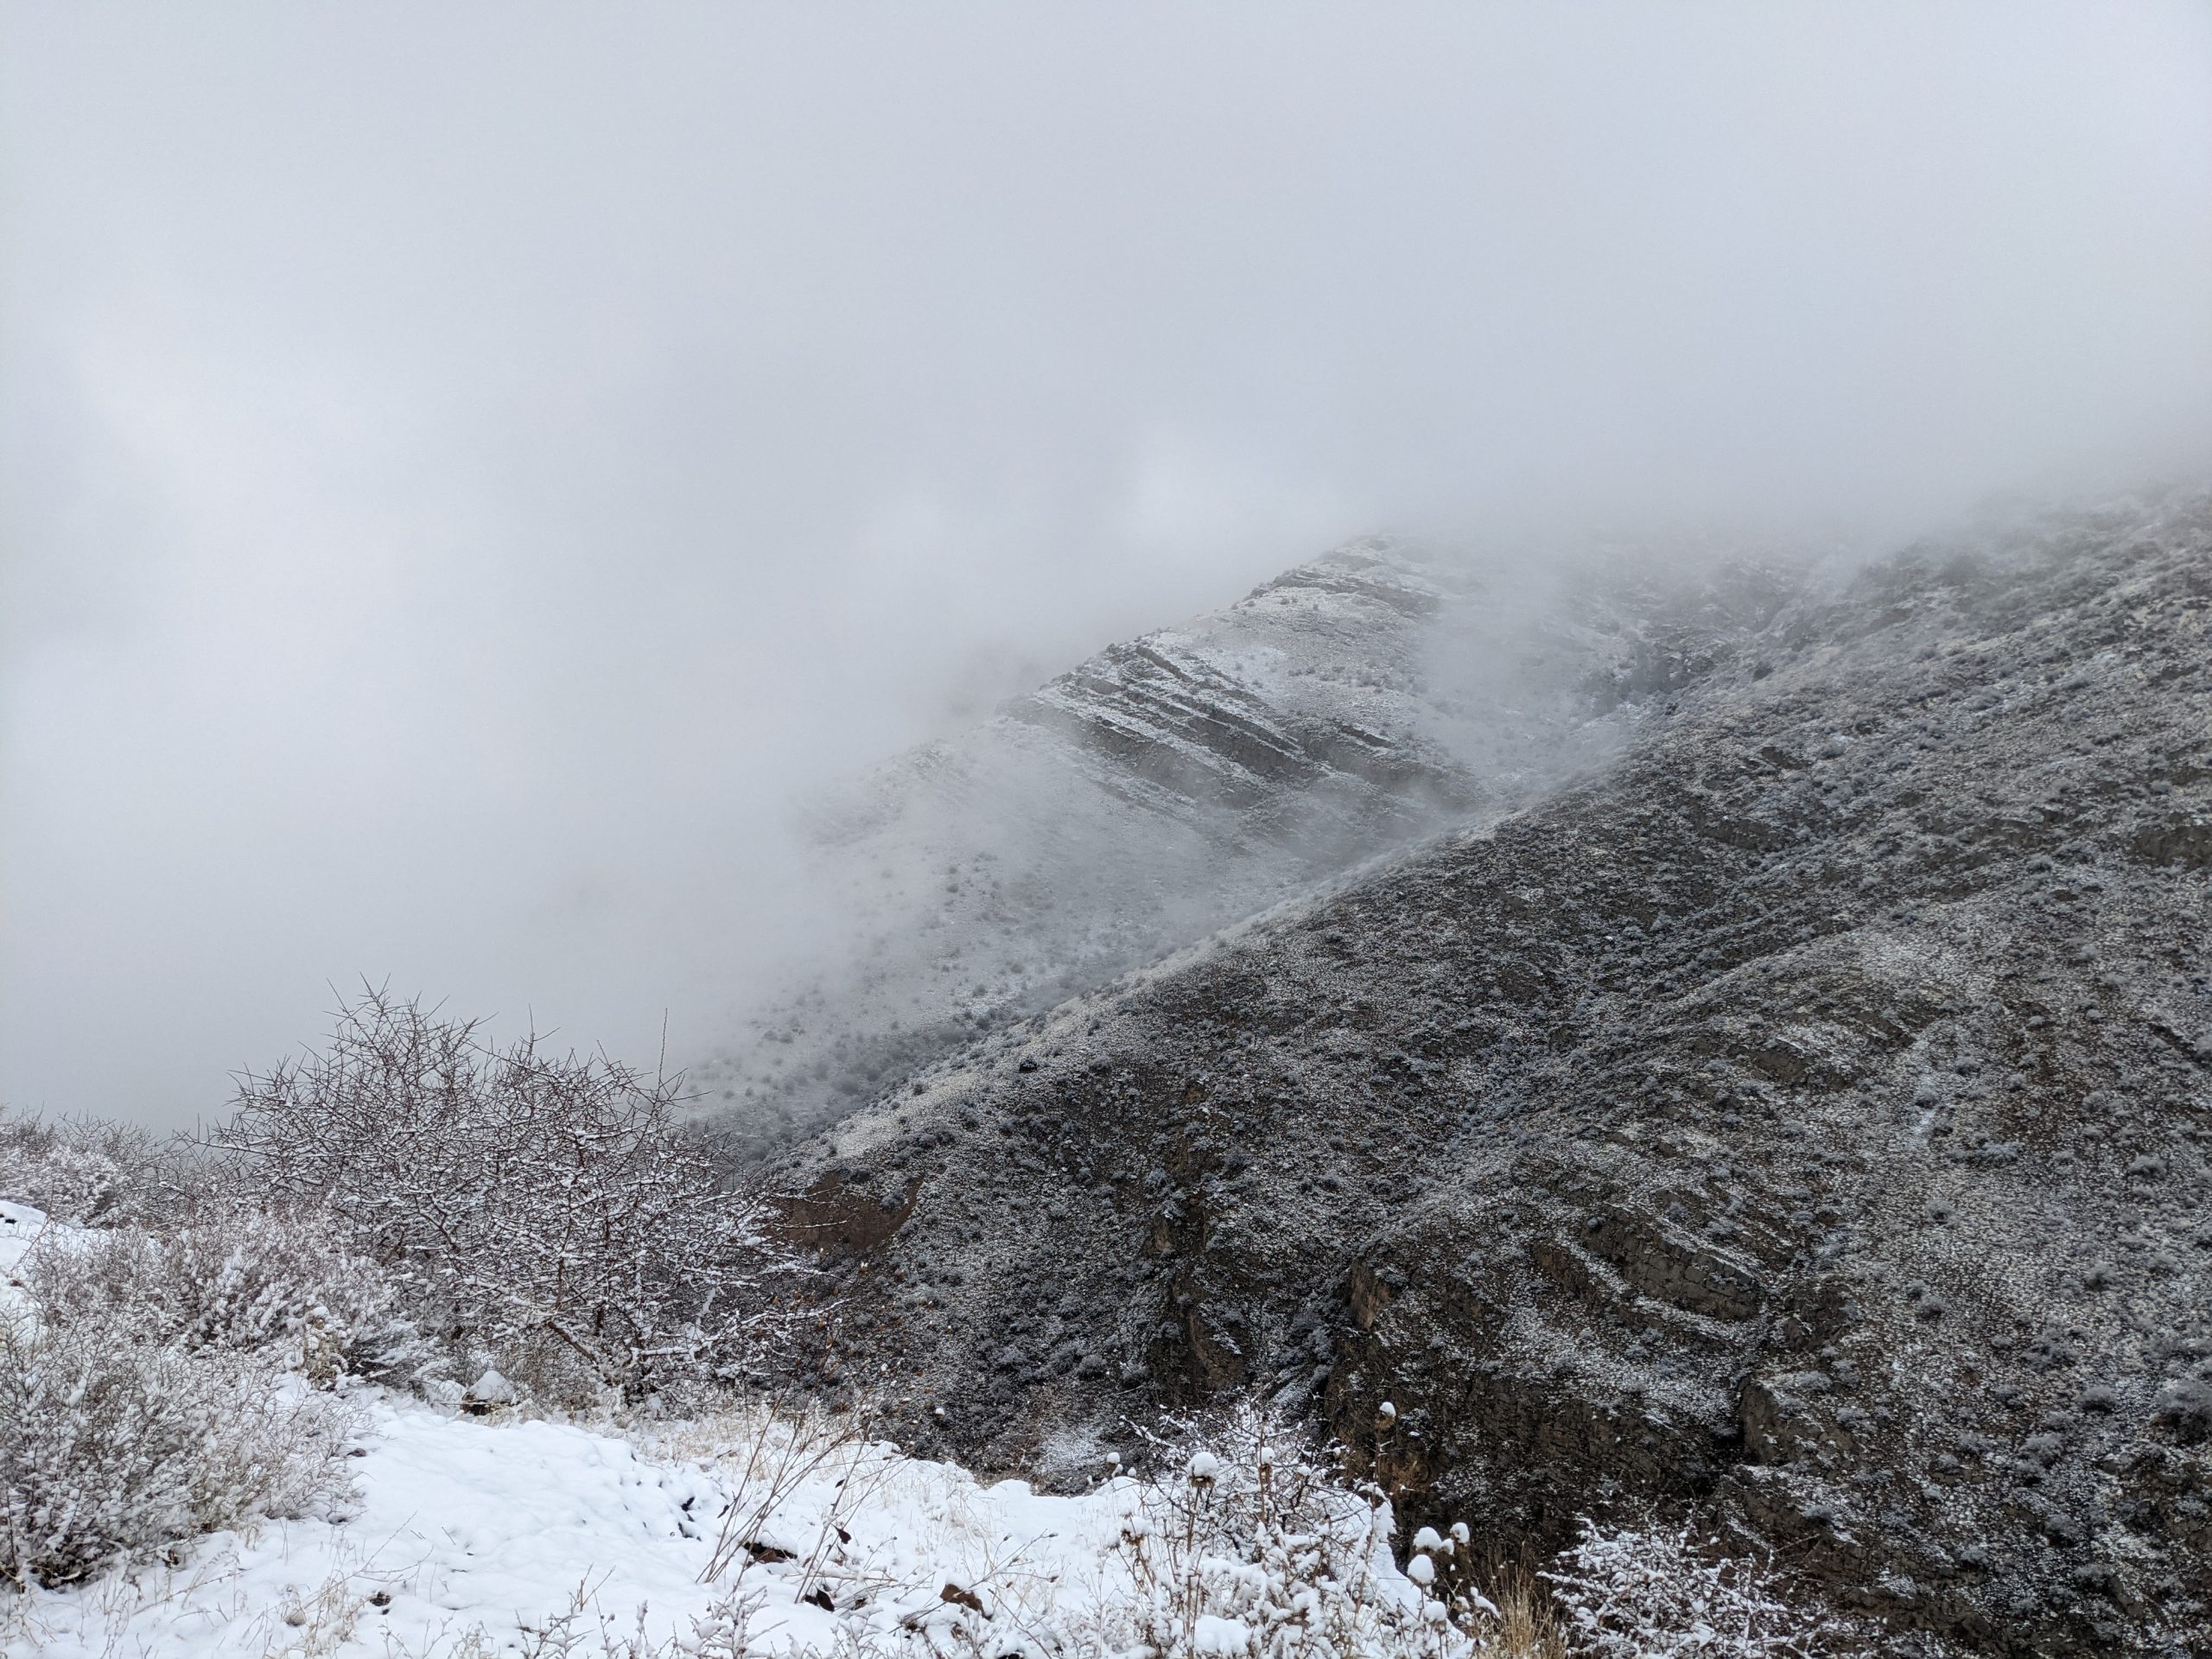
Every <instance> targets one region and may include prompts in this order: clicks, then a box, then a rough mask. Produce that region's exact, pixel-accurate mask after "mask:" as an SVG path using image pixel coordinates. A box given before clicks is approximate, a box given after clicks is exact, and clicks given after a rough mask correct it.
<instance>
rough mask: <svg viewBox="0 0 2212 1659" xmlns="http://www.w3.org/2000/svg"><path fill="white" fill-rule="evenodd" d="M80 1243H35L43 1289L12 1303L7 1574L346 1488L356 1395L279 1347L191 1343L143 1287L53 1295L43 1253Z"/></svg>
mask: <svg viewBox="0 0 2212 1659" xmlns="http://www.w3.org/2000/svg"><path fill="white" fill-rule="evenodd" d="M73 1243H74V1242H73ZM74 1254H75V1251H74V1249H73V1248H70V1247H65V1248H61V1249H47V1248H43V1247H42V1248H41V1249H38V1250H35V1251H34V1252H33V1258H32V1261H31V1262H27V1263H26V1267H27V1268H28V1269H29V1271H28V1272H27V1273H26V1274H25V1280H26V1283H27V1285H28V1287H29V1290H30V1293H31V1294H30V1297H29V1300H28V1301H22V1300H18V1301H15V1302H12V1303H11V1304H10V1305H7V1306H0V1577H4V1578H5V1579H7V1580H11V1581H13V1582H14V1583H15V1584H16V1585H17V1586H22V1585H24V1584H26V1583H29V1582H30V1581H32V1580H36V1581H38V1582H41V1583H44V1584H57V1583H64V1582H67V1581H70V1580H75V1579H78V1578H81V1577H83V1576H85V1575H86V1573H90V1572H92V1571H93V1570H94V1569H95V1568H97V1567H99V1566H101V1565H102V1564H103V1563H105V1562H106V1561H108V1560H111V1559H113V1558H115V1557H116V1556H118V1555H124V1556H128V1555H133V1554H138V1553H140V1552H143V1551H144V1550H147V1549H149V1548H156V1547H158V1546H161V1545H163V1544H167V1543H169V1542H173V1541H177V1540H180V1539H183V1538H188V1537H190V1536H192V1535H194V1534H197V1533H201V1532H206V1531H209V1530H212V1529H216V1528H220V1527H227V1526H232V1525H236V1524H237V1523H238V1522H241V1521H244V1520H246V1519H248V1518H249V1517H251V1516H255V1515H261V1514H279V1515H285V1514H296V1513H300V1512H302V1511H304V1510H308V1509H309V1508H311V1507H313V1506H315V1504H317V1503H320V1502H321V1501H322V1500H323V1499H325V1498H327V1497H331V1496H334V1494H335V1493H337V1492H338V1491H340V1490H341V1489H342V1486H343V1479H342V1475H341V1472H340V1471H341V1469H342V1466H343V1465H342V1459H343V1457H344V1454H345V1439H346V1433H347V1429H348V1427H349V1425H350V1423H351V1415H350V1412H349V1409H348V1408H347V1407H346V1405H345V1404H344V1403H343V1402H340V1401H339V1400H338V1399H336V1398H335V1397H334V1396H332V1395H327V1394H322V1393H317V1392H314V1391H312V1390H309V1389H306V1388H304V1387H303V1386H302V1385H301V1384H300V1383H298V1382H297V1381H296V1379H293V1378H290V1377H288V1376H286V1375H285V1374H284V1372H283V1368H282V1366H281V1364H280V1363H278V1362H277V1360H276V1359H274V1358H272V1357H270V1356H268V1355H264V1354H256V1353H250V1352H244V1351H238V1350H236V1349H229V1348H220V1347H205V1346H203V1347H200V1348H197V1349H194V1348H191V1347H188V1346H187V1345H186V1344H184V1343H183V1342H181V1341H180V1340H177V1339H176V1338H175V1337H174V1336H171V1335H169V1334H167V1333H165V1332H164V1330H163V1325H164V1324H165V1320H164V1319H163V1318H162V1316H161V1314H160V1312H159V1310H158V1309H156V1308H155V1307H152V1306H149V1305H147V1304H144V1303H141V1302H139V1301H137V1300H132V1299H130V1298H128V1297H112V1296H105V1295H88V1296H82V1297H79V1298H78V1299H76V1300H71V1301H60V1302H55V1303H52V1304H49V1303H47V1302H45V1301H44V1300H42V1299H41V1296H40V1292H41V1288H42V1287H47V1286H50V1285H52V1284H54V1283H55V1282H57V1281H56V1280H55V1279H54V1278H50V1277H48V1275H47V1274H45V1273H44V1272H42V1271H41V1262H43V1263H44V1264H46V1265H53V1264H57V1263H67V1262H69V1261H70V1260H71V1259H72V1257H73V1255H74ZM110 1265H111V1267H112V1266H116V1265H118V1263H116V1262H111V1264H110ZM120 1265H124V1266H125V1267H126V1268H128V1270H130V1271H133V1272H135V1271H136V1270H137V1268H140V1267H143V1265H144V1263H143V1258H142V1257H137V1255H136V1252H135V1251H134V1257H133V1260H132V1261H130V1262H128V1263H123V1264H120ZM66 1272H67V1269H66V1268H65V1269H64V1274H65V1275H66Z"/></svg>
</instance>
